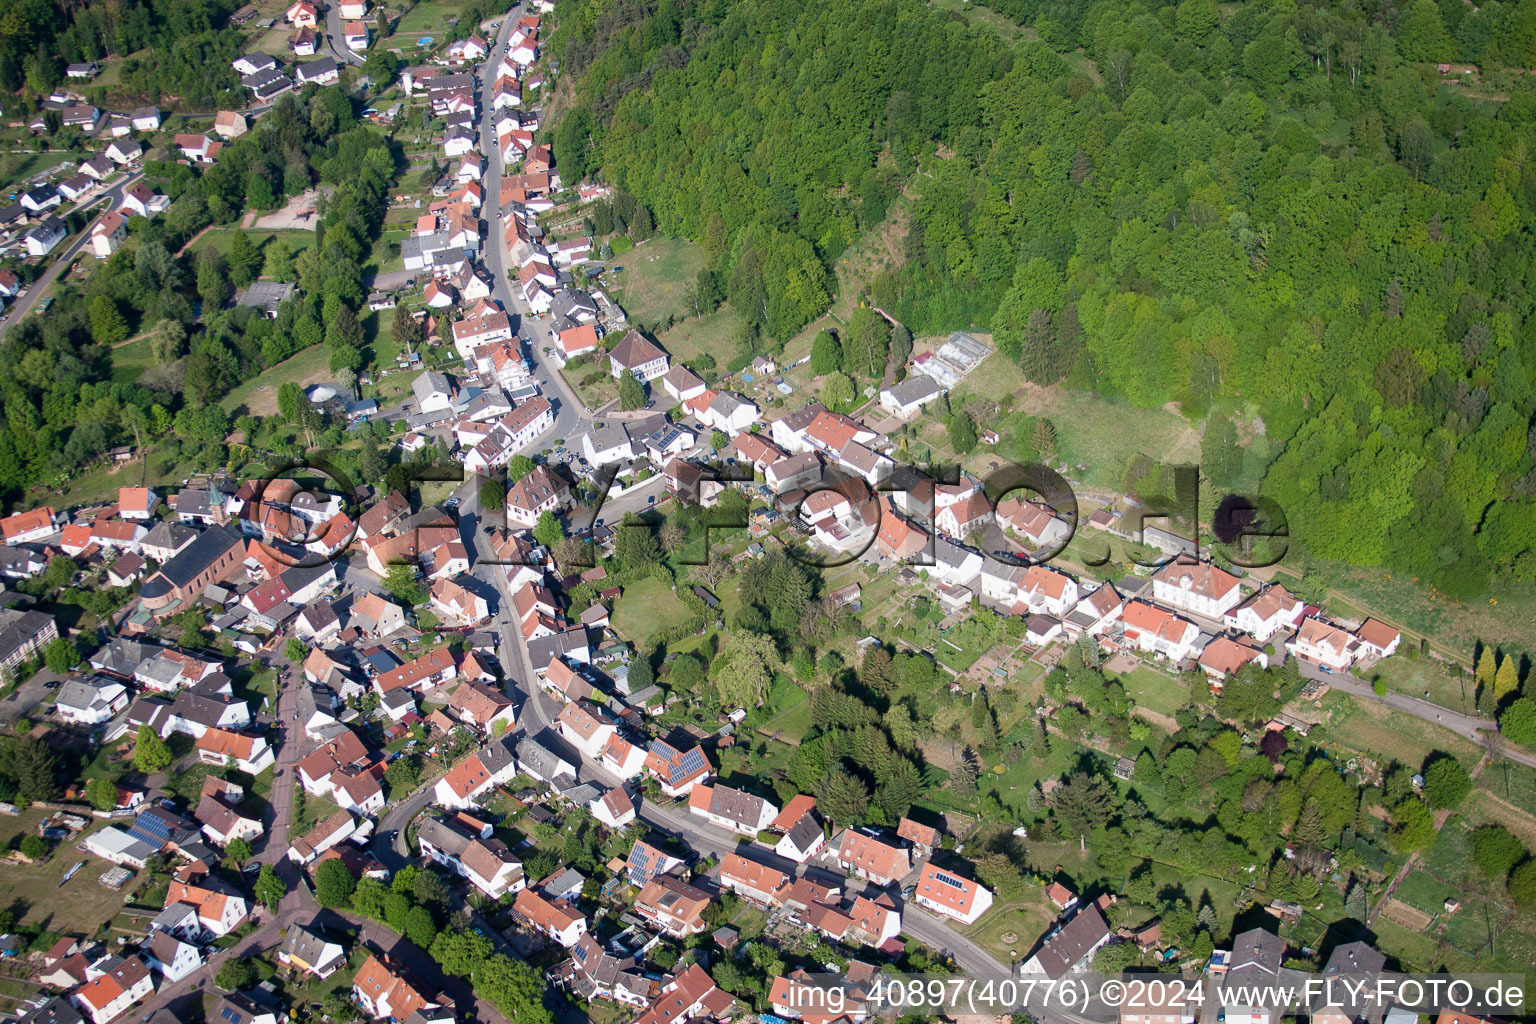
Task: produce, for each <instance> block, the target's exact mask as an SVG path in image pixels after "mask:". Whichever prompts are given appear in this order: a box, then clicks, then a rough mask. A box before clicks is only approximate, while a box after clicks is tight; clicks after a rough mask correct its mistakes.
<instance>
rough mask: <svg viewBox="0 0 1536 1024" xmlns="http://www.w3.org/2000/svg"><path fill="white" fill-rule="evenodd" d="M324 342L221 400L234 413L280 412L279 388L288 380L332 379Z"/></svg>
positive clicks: (237, 414)
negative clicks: (278, 409)
mask: <svg viewBox="0 0 1536 1024" xmlns="http://www.w3.org/2000/svg"><path fill="white" fill-rule="evenodd" d="M327 359H328V353H327V352H326V350H325V346H324V345H315V346H313V347H311V348H307V349H305V350H304V351H302V352H300V353H299V354H298V355H296V356H294V357H292V358H291V359H286V360H284V361H283V362H281V363H278V364H277V365H276V366H274V367H272V368H271V369H270V370H267V371H265V372H263V373H261V374H259V375H257V376H255V377H253V378H251V379H250V380H248V381H246V382H245V383H244V384H242V385H240V386H239V387H237V388H235V390H233V391H231V392H230V393H229V394H227V395H225V396H224V398H223V400H222V401H221V402H220V403H219V404H220V405H222V406H224V408H225V410H227V411H228V412H229V414H230V415H231V416H240V415H243V414H244V413H250V414H251V415H253V416H271V415H272V414H274V413H276V412H277V389H278V386H279V385H281V384H285V383H287V382H288V381H297V382H298V383H299V384H301V385H309V384H314V383H316V382H317V381H322V380H330V378H331V372H330V366H329V363H328V361H327Z"/></svg>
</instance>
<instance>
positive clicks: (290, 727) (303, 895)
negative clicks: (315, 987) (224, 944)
mask: <svg viewBox="0 0 1536 1024" xmlns="http://www.w3.org/2000/svg"><path fill="white" fill-rule="evenodd" d="M271 660H272V665H273V667H274V668H275V669H277V670H278V671H279V672H281V671H284V670H287V672H288V682H287V684H286V685H283V686H281V687H280V688H279V690H278V694H277V722H278V728H279V730H280V737H281V738H280V741H279V746H278V748H277V765H278V771H279V772H280V774H279V775H278V776H277V777H276V778H275V779H274V780H273V783H272V793H271V796H270V798H269V803H270V804H271V807H272V820H271V821H270V822H268V823H267V831H266V834H265V835H264V836H263V839H262V843H261V844H260V849H259V851H258V852H257V854H256V858H255V859H256V860H257V861H259V862H260V863H262V864H271V865H273V866H274V867H275V868H276V870H277V873H278V876H279V877H281V878H282V879H283V881H284V883H286V884H287V886H288V894H287V895H286V896H284V897H283V901H282V903H281V904H280V905H279V906H278V909H277V912H276V913H273V912H272V911H270V910H267V909H266V908H265V907H262V906H260V905H259V904H256V903H255V902H254V901H252V919H253V920H254V921H256V922H257V925H258V927H257V928H256V930H255V931H253V932H251V933H250V934H249V935H247V936H246V937H245V938H244V939H243V940H241V941H240V942H239V943H237V944H236V945H235V946H233V947H231V948H230V949H229V950H222V951H218V952H214V953H212V954H210V955H209V957H208V960H207V961H206V962H205V963H204V964H203V966H202V967H200V968H198V969H197V970H196V971H194V972H192V973H191V974H190V975H188V976H187V977H185V978H182V979H181V980H180V981H176V982H171V983H168V984H164V985H161V986H160V988H159V989H158V990H156V992H155V994H154V995H153V996H151V997H150V999H149V1000H148V1001H147V1002H145V1003H143V1004H142V1005H141V1006H139V1007H137V1008H135V1011H134V1012H136V1013H138V1014H140V1015H141V1018H142V1017H145V1016H148V1015H149V1014H151V1013H153V1012H154V1011H155V1010H157V1009H160V1008H162V1007H167V1006H170V1005H171V1004H173V1003H175V1002H176V1001H177V1000H179V999H181V998H182V997H184V996H187V995H191V994H192V993H194V992H196V991H199V990H202V989H205V988H211V987H212V985H213V979H214V976H215V975H216V974H217V973H218V971H219V968H220V967H221V966H223V964H224V961H225V960H226V959H228V958H229V957H230V956H249V955H253V954H256V953H260V952H261V951H262V950H264V949H267V948H269V947H271V946H274V945H276V944H277V943H278V942H279V941H281V936H282V933H283V931H284V930H286V929H287V928H288V927H289V926H290V925H292V924H294V923H296V922H299V921H305V922H307V921H309V920H310V919H311V918H312V917H313V916H314V915H315V913H316V912H318V910H319V907H318V906H317V905H316V904H315V902H314V899H313V898H312V897H311V896H310V895H309V891H308V890H307V889H305V888H304V887H303V886H301V885H299V884H298V874H299V872H298V866H297V865H296V864H294V863H293V861H291V860H288V859H287V857H288V840H289V836H288V827H289V823H290V819H291V818H292V817H293V785H294V774H295V772H294V767H293V766H294V764H295V763H296V762H297V761H298V760H299V758H300V757H302V756H303V755H304V754H305V753H306V750H305V747H306V744H305V743H303V742H301V737H302V735H303V733H302V731H301V730H302V727H303V721H304V720H305V719H306V718H308V716H309V715H311V714H313V713H314V698H313V695H312V694H311V692H310V689H309V687H307V686H304V685H295V684H294V680H295V679H296V678H298V679H302V671H301V670H300V669H299V668H298V667H297V666H293V665H292V664H291V663H289V662H288V660H287V659H286V658H284V657H283V656H282V655H281V653H278V654H275V655H274V656H273V657H272V659H271ZM295 716H298V725H297V726H296V725H295V724H294V718H295Z"/></svg>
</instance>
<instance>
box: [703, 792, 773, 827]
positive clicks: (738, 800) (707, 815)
mask: <svg viewBox="0 0 1536 1024" xmlns="http://www.w3.org/2000/svg"><path fill="white" fill-rule="evenodd" d="M688 811H689V813H690V814H696V815H699V816H700V817H702V818H704V820H706V821H708V822H709V823H710V824H712V825H718V826H720V827H721V828H727V829H730V830H731V831H733V832H739V833H741V834H742V835H747V836H755V835H757V833H759V832H761V831H762V830H763V829H765V828H767V827H768V825H769V823H770V822H772V821H773V819H774V818H775V817H776V816H777V815H778V813H779V809H778V807H776V806H775V805H773V804H772V803H770V802H768V801H767V800H764V799H763V798H762V797H760V796H753V795H752V794H751V793H747V792H744V791H742V790H739V789H732V788H731V787H730V786H722V785H714V786H706V785H695V786H694V787H693V789H692V790H691V791H690V792H689V794H688Z"/></svg>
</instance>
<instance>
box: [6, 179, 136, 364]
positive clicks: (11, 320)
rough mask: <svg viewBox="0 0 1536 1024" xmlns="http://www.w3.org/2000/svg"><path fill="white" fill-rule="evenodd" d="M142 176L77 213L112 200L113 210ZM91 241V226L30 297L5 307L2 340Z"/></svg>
mask: <svg viewBox="0 0 1536 1024" xmlns="http://www.w3.org/2000/svg"><path fill="white" fill-rule="evenodd" d="M143 176H144V172H143V171H134V172H133V173H132V174H129V175H128V176H127V177H125V178H123V179H122V180H121V181H119V182H118V183H117V184H116V185H113V186H112V187H111V188H109V189H107V190H106V191H105V192H103V193H101V195H99V196H97V197H96V198H95V199H92V200H91V201H90V202H88V203H86V204H85V205H83V206H81V207H79V208H78V209H77V210H76V211H75V212H77V213H83V212H84V211H86V210H89V209H92V208H93V207H95V206H97V205H98V204H100V203H101V202H102V201H103V200H106V199H110V200H111V201H112V202H111V205H112V206H113V207H115V206H117V204H118V203H119V202H120V201H121V200H122V198H123V190H124V189H125V188H127V187H128V186H129V185H132V184H133V183H134V182H136V181H138V180H139V179H140V178H142V177H143ZM90 240H91V232H90V225H89V224H87V225H86V229H85V230H84V231H81V232H80V237H79V238H76V239H75V240H74V241H73V242H72V243H70V245H69V247H68V248H66V249H65V250H64V253H63V255H61V256H60V257H59V258H58V259H56V260H54V261H53V263H52V264H51V265H50V266H49V267H48V269H47V270H45V271H43V273H42V275H41V276H40V277H38V279H37V280H36V281H33V282H32V284H31V286H30V287H28V288H27V293H26V294H25V295H23V296H22V297H21V298H19V299H17V300H16V301H15V302H13V303H12V304H11V305H9V306H7V307H6V309H5V313H6V316H5V319H4V320H3V321H0V336H4V334H5V331H6V328H8V327H10V326H11V325H12V324H15V323H19V322H20V321H21V319H22V317H24V316H26V315H27V314H28V313H30V312H32V307H33V306H35V305H37V303H38V301H39V300H40V299H42V297H43V295H44V294H45V293H47V291H48V289H49V288H51V287H52V286H53V282H54V281H56V280H58V277H59V275H60V274H61V273H63V271H64V268H65V267H67V266H69V263H70V261H71V260H73V259H74V258H75V257H76V256H77V255H79V253H80V250H81V249H83V248H85V245H86V243H87V242H89V241H90Z"/></svg>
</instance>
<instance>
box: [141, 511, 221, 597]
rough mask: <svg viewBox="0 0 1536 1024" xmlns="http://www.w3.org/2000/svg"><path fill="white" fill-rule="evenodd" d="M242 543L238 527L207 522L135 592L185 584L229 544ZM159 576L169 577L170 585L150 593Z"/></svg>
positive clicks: (158, 592)
mask: <svg viewBox="0 0 1536 1024" xmlns="http://www.w3.org/2000/svg"><path fill="white" fill-rule="evenodd" d="M244 545H245V539H244V538H242V537H241V536H240V534H239V532H238V531H235V530H232V529H230V528H229V527H227V526H210V527H209V528H208V529H206V530H204V531H203V532H202V533H200V534H198V535H197V539H196V540H194V541H193V542H192V543H191V544H189V545H187V546H186V547H185V548H183V549H182V550H181V551H180V552H178V553H177V554H176V556H175V557H173V558H172V559H171V560H170V561H169V562H166V563H165V564H164V565H162V566H161V567H160V571H159V572H157V573H155V577H154V579H151V580H150V581H149V582H148V583H146V584H144V589H143V590H141V591H139V595H140V596H141V597H156V596H158V595H159V594H163V593H165V592H166V591H167V590H169V589H170V588H171V587H182V586H186V585H187V584H188V583H190V582H192V580H194V579H196V578H197V575H198V574H199V573H201V572H202V571H203V570H204V569H206V568H208V566H210V565H212V564H213V563H214V562H216V561H218V560H219V559H220V558H222V557H223V556H224V554H225V553H226V552H228V551H229V549H230V548H234V547H244ZM162 577H163V578H164V579H165V580H168V581H169V583H170V586H165V587H162V588H160V589H159V590H157V591H155V592H154V593H151V592H150V591H151V588H152V587H154V585H155V583H156V582H157V581H158V580H160V579H161V578H162Z"/></svg>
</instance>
